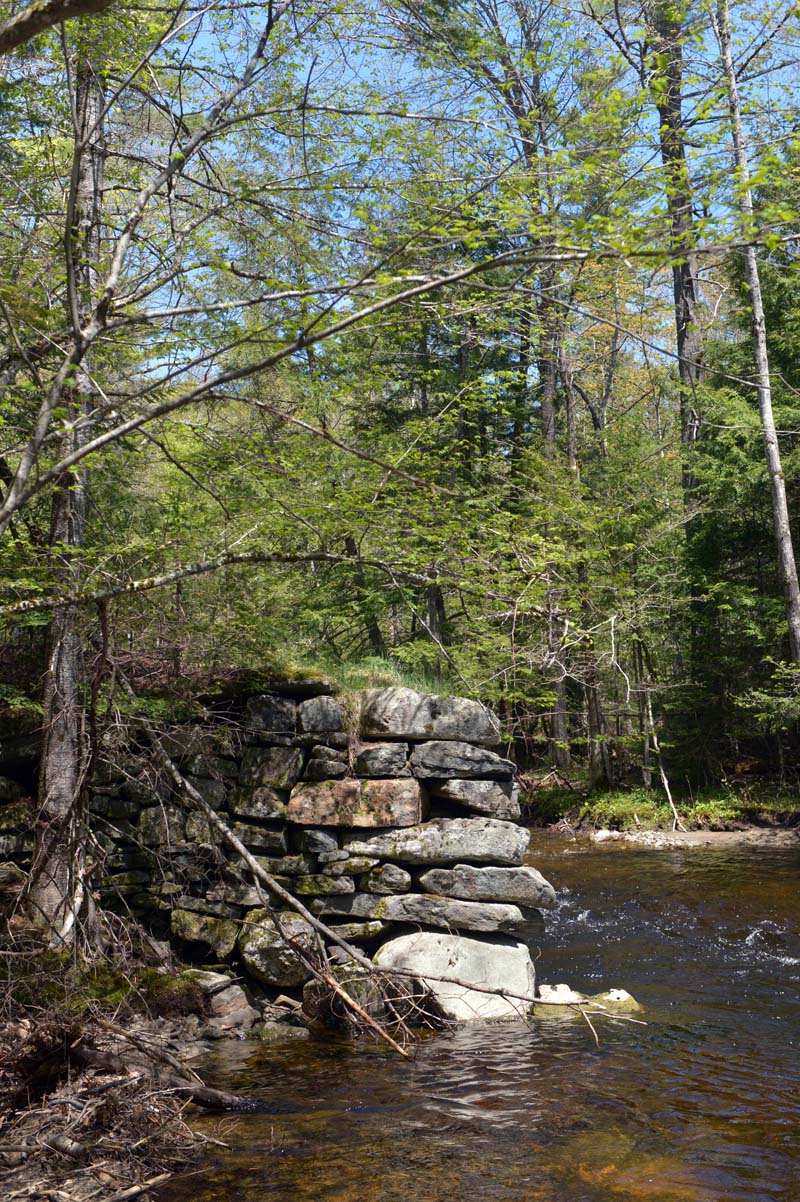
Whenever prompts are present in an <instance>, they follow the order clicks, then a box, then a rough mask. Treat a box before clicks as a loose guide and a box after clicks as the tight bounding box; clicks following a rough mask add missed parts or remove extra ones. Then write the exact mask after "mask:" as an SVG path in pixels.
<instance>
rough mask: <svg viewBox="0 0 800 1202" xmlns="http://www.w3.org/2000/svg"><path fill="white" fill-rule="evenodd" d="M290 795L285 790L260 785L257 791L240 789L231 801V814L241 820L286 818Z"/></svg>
mask: <svg viewBox="0 0 800 1202" xmlns="http://www.w3.org/2000/svg"><path fill="white" fill-rule="evenodd" d="M288 803H289V794H288V792H287V791H286V790H284V789H272V788H270V786H269V785H260V786H259V787H258V788H255V789H238V790H237V791H236V793H235V794H234V795H233V797H232V799H231V813H232V814H236V815H237V816H238V817H239V818H260V819H261V820H262V821H265V820H267V819H270V818H276V819H280V818H285V817H286V807H287V805H288Z"/></svg>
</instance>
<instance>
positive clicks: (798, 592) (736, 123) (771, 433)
mask: <svg viewBox="0 0 800 1202" xmlns="http://www.w3.org/2000/svg"><path fill="white" fill-rule="evenodd" d="M714 25H715V33H716V35H717V40H718V42H719V48H720V55H721V57H722V65H723V69H724V72H725V80H726V83H727V87H728V108H729V110H730V117H731V132H732V135H733V150H734V159H735V162H736V174H737V177H738V178H737V183H738V185H739V190H740V195H741V200H740V205H741V211H742V213H743V215H744V217H745V220H746V222H747V223H748V225H749V224H750V222H751V219H752V216H753V192H752V188H751V186H750V167H749V163H748V160H747V150H746V148H745V144H744V130H743V126H742V114H741V109H740V107H739V90H738V87H737V83H736V69H735V67H734V63H733V53H732V50H731V26H730V16H729V13H728V3H727V0H719V3H718V5H717V14H716V19H715V21H714ZM744 274H745V280H746V281H747V287H748V289H749V291H750V305H751V310H752V327H753V360H754V363H755V369H756V384H757V388H758V409H759V414H760V417H761V431H762V434H763V436H764V450H765V453H766V458H767V467H768V469H769V479H770V488H771V491H772V518H773V524H774V528H775V541H776V543H777V548H778V568H779V573H780V578H781V584H782V585H783V593H784V599H785V603H786V617H787V623H788V627H789V652H790V655H791V659H792V663H794V664H800V584H798V580H797V564H796V562H795V555H794V545H793V543H792V531H791V526H790V524H789V507H788V504H787V501H786V481H785V479H784V475H783V467H782V465H781V453H780V447H779V445H778V435H777V433H776V430H775V418H774V416H773V412H772V388H771V384H770V378H769V354H768V351H767V325H766V319H765V317H764V304H763V301H762V297H761V277H760V275H759V271H758V259H757V257H756V251H755V247H754V246H752V245H748V246H746V247H745V250H744Z"/></svg>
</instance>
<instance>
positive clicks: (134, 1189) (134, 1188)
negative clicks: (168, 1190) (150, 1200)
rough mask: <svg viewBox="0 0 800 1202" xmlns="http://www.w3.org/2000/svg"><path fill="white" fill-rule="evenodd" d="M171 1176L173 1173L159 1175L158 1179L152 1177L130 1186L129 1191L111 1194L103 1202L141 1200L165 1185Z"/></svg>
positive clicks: (123, 1190)
mask: <svg viewBox="0 0 800 1202" xmlns="http://www.w3.org/2000/svg"><path fill="white" fill-rule="evenodd" d="M171 1176H172V1173H159V1174H158V1176H157V1177H150V1178H149V1179H148V1180H147V1181H141V1182H140V1183H139V1184H138V1185H130V1186H128V1188H127V1189H122V1190H119V1192H118V1193H116V1194H110V1195H109V1196H108V1197H107V1198H103V1202H128V1199H129V1198H140V1197H141V1196H142V1194H144V1193H147V1191H148V1190H149V1189H155V1187H156V1186H157V1185H164V1183H165V1182H166V1181H169V1179H170V1177H171Z"/></svg>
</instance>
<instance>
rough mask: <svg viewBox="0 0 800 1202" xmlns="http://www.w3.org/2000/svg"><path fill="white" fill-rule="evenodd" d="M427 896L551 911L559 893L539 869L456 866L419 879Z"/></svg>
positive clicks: (427, 874)
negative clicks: (428, 894) (433, 895)
mask: <svg viewBox="0 0 800 1202" xmlns="http://www.w3.org/2000/svg"><path fill="white" fill-rule="evenodd" d="M419 883H420V885H421V886H422V888H423V889H424V890H425V891H426V893H437V894H440V895H444V896H446V897H463V898H465V899H466V900H468V901H493V902H511V903H512V904H513V905H517V906H532V907H534V908H536V909H540V910H550V909H552V908H553V906H554V905H555V902H556V893H555V889H554V888H553V886H552V885H551V884H550V882H549V881H547V880H545V878H544V877H543V876H542V874H541V873H540V872H537V871H536V869H535V868H476V867H475V866H474V865H473V864H456V865H455V867H454V868H431V869H430V870H429V871H428V872H424V873H423V874H422V876H421V877H420V878H419Z"/></svg>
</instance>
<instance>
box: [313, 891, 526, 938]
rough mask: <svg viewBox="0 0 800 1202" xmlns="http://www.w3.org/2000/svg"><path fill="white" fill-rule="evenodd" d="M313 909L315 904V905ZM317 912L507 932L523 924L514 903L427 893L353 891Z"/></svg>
mask: <svg viewBox="0 0 800 1202" xmlns="http://www.w3.org/2000/svg"><path fill="white" fill-rule="evenodd" d="M315 910H317V907H316V906H315ZM317 912H320V913H323V912H324V913H330V914H339V915H347V916H348V917H350V918H369V919H377V920H378V921H380V922H402V923H414V924H415V925H417V924H418V925H420V926H429V927H443V928H444V929H445V930H452V929H455V930H465V931H488V932H492V933H494V932H507V931H515V930H516V929H517V928H518V927H521V926H523V925H524V919H523V916H522V914H521V912H520V911H519V909H518V908H517V907H516V906H509V905H496V904H493V903H490V902H470V901H458V900H456V899H454V898H449V897H432V896H431V895H430V894H427V893H404V894H401V895H400V896H388V897H380V896H377V895H376V894H374V893H355V894H353V895H352V896H348V897H335V898H331V899H330V901H328V900H327V899H326V901H325V902H324V903H321V904H320V906H319V909H318V910H317Z"/></svg>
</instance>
